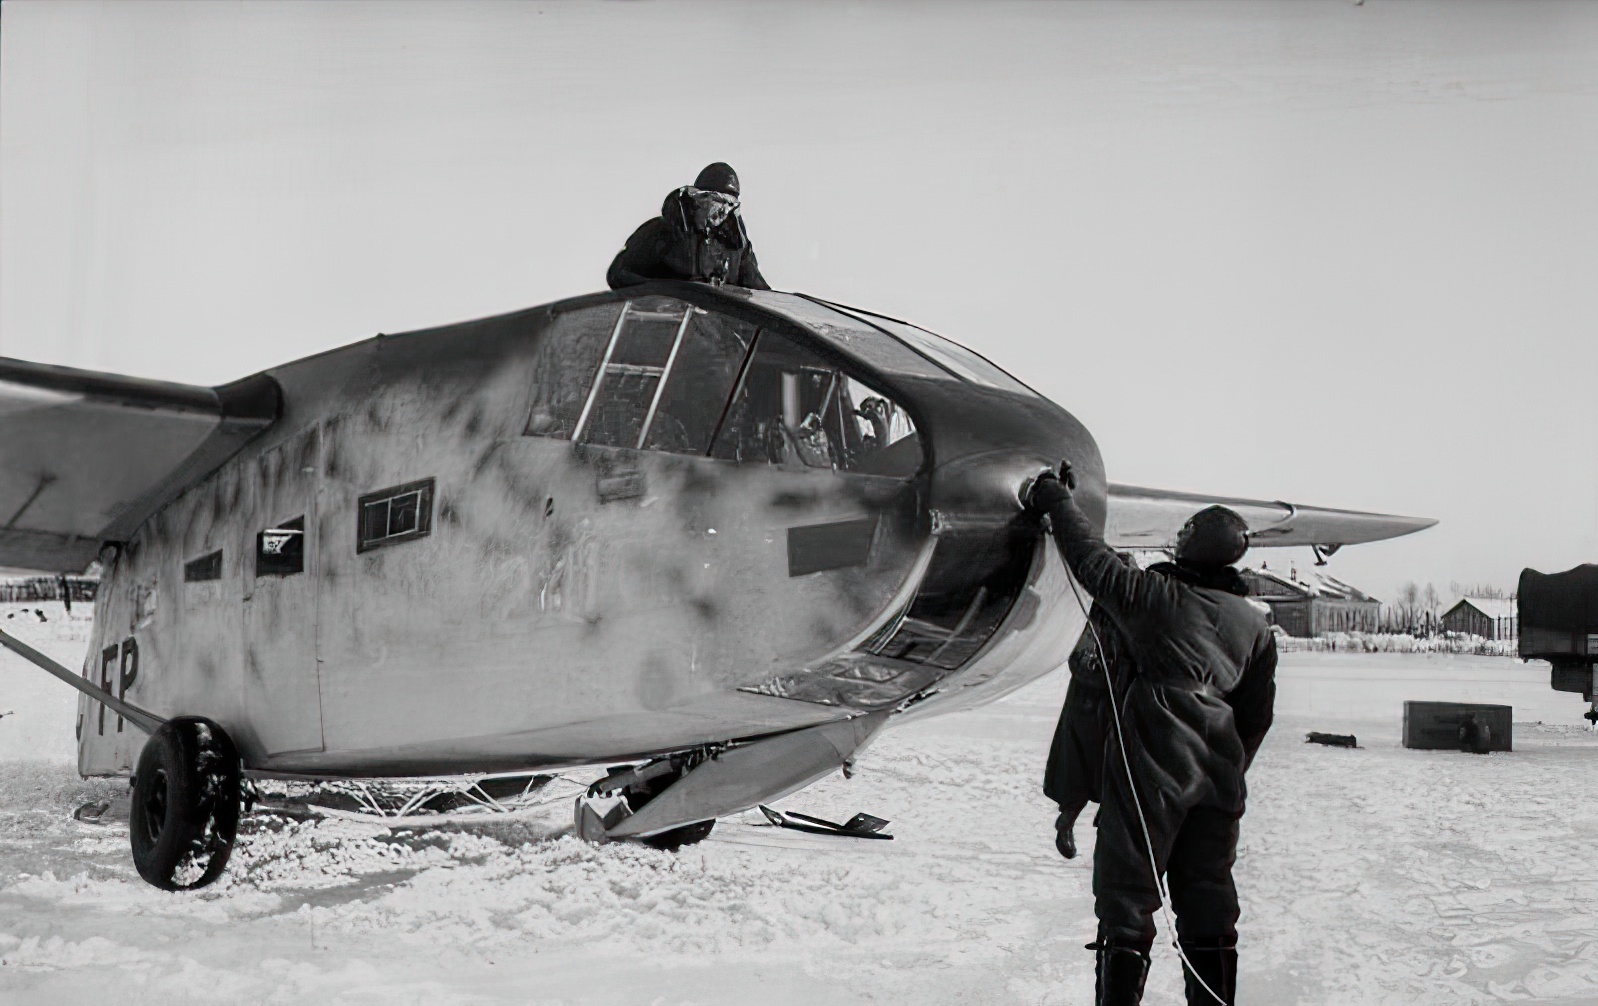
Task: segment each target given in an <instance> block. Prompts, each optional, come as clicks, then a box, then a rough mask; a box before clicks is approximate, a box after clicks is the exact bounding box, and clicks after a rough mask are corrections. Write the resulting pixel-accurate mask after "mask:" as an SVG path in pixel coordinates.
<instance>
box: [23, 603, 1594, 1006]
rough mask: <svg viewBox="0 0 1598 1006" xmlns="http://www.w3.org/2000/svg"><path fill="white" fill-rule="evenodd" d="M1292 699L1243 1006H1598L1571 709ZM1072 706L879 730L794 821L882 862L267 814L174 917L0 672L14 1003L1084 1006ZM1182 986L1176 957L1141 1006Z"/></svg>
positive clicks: (1412, 665) (1498, 689)
mask: <svg viewBox="0 0 1598 1006" xmlns="http://www.w3.org/2000/svg"><path fill="white" fill-rule="evenodd" d="M20 607H22V606H19V605H6V606H0V627H3V628H5V629H7V630H10V631H14V632H16V633H17V634H18V635H21V636H23V637H24V638H27V639H29V640H30V641H31V642H33V643H34V644H35V645H39V646H41V648H43V649H46V650H47V651H49V652H50V653H51V654H52V655H54V656H55V657H56V658H57V659H59V660H61V661H62V662H63V663H65V664H67V665H68V666H69V667H77V666H79V665H80V664H81V661H82V655H83V648H84V646H85V645H86V644H85V640H86V633H85V630H86V628H87V621H86V615H87V612H86V611H82V610H81V609H80V612H78V614H79V615H81V616H85V617H80V618H77V619H71V620H68V619H64V618H63V617H62V615H61V612H60V609H59V607H58V606H53V605H28V606H27V608H28V614H27V615H26V616H23V615H20V614H19V615H17V616H16V617H9V618H8V617H7V616H8V615H10V614H12V613H13V612H15V611H17V610H18V609H19V608H20ZM35 608H37V609H39V610H42V611H44V612H45V615H46V618H48V619H49V621H46V622H41V621H39V619H38V616H37V615H35V614H33V613H32V612H33V609H35ZM1280 677H1281V687H1280V698H1279V702H1278V722H1277V727H1276V729H1275V730H1274V731H1273V733H1272V735H1271V737H1270V738H1269V739H1268V740H1267V741H1266V745H1265V748H1264V750H1263V751H1262V753H1261V755H1260V757H1259V760H1258V761H1257V762H1256V765H1255V768H1254V770H1253V772H1252V773H1251V774H1250V778H1249V781H1250V788H1251V804H1250V810H1249V814H1248V817H1247V818H1246V819H1245V821H1244V831H1243V845H1242V849H1241V853H1240V858H1239V863H1238V871H1237V872H1238V881H1239V885H1240V887H1241V890H1242V895H1243V899H1244V918H1243V925H1242V929H1243V936H1242V939H1243V944H1242V953H1243V959H1242V979H1241V987H1240V990H1239V1002H1240V1003H1242V1004H1260V1006H1263V1004H1290V1003H1336V1004H1340V1006H1341V1004H1355V1003H1393V1004H1406V1006H1407V1004H1430V1003H1439V1004H1440V1003H1451V1004H1452V1003H1478V1002H1497V1001H1499V1000H1503V999H1509V1000H1522V1001H1528V1002H1559V1003H1592V1002H1598V878H1594V877H1593V874H1592V871H1591V863H1592V853H1593V849H1594V848H1595V847H1598V782H1595V775H1594V768H1595V767H1598V738H1595V737H1594V736H1593V735H1592V734H1591V733H1589V732H1587V730H1586V729H1585V726H1584V723H1583V721H1582V720H1581V718H1580V714H1581V713H1582V711H1583V703H1582V702H1581V701H1580V698H1579V696H1572V695H1567V694H1563V693H1555V692H1552V691H1550V690H1549V689H1548V684H1547V671H1546V666H1545V665H1538V664H1532V665H1522V664H1519V663H1517V662H1515V661H1513V660H1508V659H1503V658H1487V657H1466V656H1445V655H1424V654H1342V653H1337V654H1332V653H1293V654H1288V655H1285V656H1284V661H1283V667H1282V670H1281V675H1280ZM1063 690H1064V680H1063V678H1062V677H1061V676H1060V675H1058V674H1056V675H1051V676H1050V677H1049V678H1047V679H1045V680H1043V681H1040V682H1038V683H1037V684H1035V685H1033V686H1031V687H1029V688H1027V689H1025V690H1024V691H1022V692H1020V693H1018V694H1016V695H1014V696H1012V697H1010V698H1008V699H1006V700H1004V701H1001V702H998V703H995V704H994V705H992V706H989V707H987V708H985V709H983V710H980V711H977V712H974V713H968V714H961V715H955V716H951V717H945V718H943V719H937V720H932V721H929V722H926V723H921V724H916V725H913V726H910V727H907V728H904V729H902V730H896V731H890V732H889V733H888V734H887V735H885V736H884V737H883V738H882V739H881V740H879V741H878V742H877V743H876V744H875V745H874V746H873V747H872V748H871V750H870V751H869V752H868V753H867V755H866V756H865V757H864V758H863V759H862V760H861V763H860V771H859V773H858V775H857V776H856V778H855V779H854V780H852V781H847V780H844V779H842V778H841V777H834V778H831V779H828V780H826V781H824V782H822V783H820V784H818V785H817V786H815V787H812V788H811V789H809V790H807V791H805V792H803V793H800V794H798V795H796V796H794V797H791V798H789V799H788V800H787V801H785V802H784V804H783V806H785V807H787V808H789V809H798V810H804V811H809V812H811V813H817V814H821V815H823V816H831V815H839V816H847V815H848V814H851V813H853V812H854V811H856V810H864V811H867V812H869V813H873V814H876V815H878V816H881V817H887V818H891V819H892V821H893V824H892V825H891V827H890V829H889V830H890V831H892V832H893V834H894V835H895V836H896V838H895V841H893V842H866V841H860V840H850V839H841V838H829V837H823V836H809V835H802V834H798V833H794V832H786V831H778V830H775V829H772V828H769V827H765V826H764V825H763V822H762V821H761V820H760V819H759V817H758V816H757V815H752V814H746V815H743V816H741V817H740V818H737V819H734V820H730V821H723V822H721V823H720V824H719V825H718V826H717V828H716V831H715V832H714V834H713V835H712V836H711V838H710V839H709V840H708V841H706V842H705V843H703V844H701V845H698V846H694V847H692V848H690V849H688V850H685V851H684V852H682V853H680V854H676V855H673V854H669V853H662V852H656V851H653V850H650V849H646V848H641V847H636V846H629V845H612V846H605V847H598V848H596V847H591V846H587V845H584V844H582V843H580V842H578V841H576V840H575V839H573V838H571V837H570V836H569V835H568V834H567V833H566V832H567V831H568V810H567V808H566V807H565V806H564V805H562V806H561V807H560V808H559V809H558V811H554V812H552V813H551V814H550V816H549V818H548V820H540V821H533V822H523V823H505V824H499V825H496V826H487V827H472V828H458V829H452V830H431V831H419V832H408V833H388V832H383V831H380V830H376V829H372V828H369V827H365V826H361V825H354V824H347V823H338V822H332V821H325V820H322V821H315V820H313V821H309V822H303V823H301V822H294V821H291V820H288V819H285V818H272V817H265V816H257V817H255V818H254V819H252V820H250V821H249V822H248V823H247V826H246V834H245V835H244V836H243V838H242V840H241V842H240V845H239V848H238V850H237V852H236V853H235V856H234V859H233V863H232V865H231V866H230V867H229V869H228V873H227V875H226V876H225V877H224V878H223V880H222V881H221V882H220V883H219V884H217V885H216V886H214V887H212V888H209V889H207V890H205V891H202V892H199V893H195V894H185V895H171V894H165V893H162V892H159V891H156V890H153V889H151V888H149V887H147V886H145V885H144V884H143V883H142V882H141V881H140V880H139V879H138V877H137V875H136V874H135V873H134V872H133V868H132V865H131V863H130V861H129V858H128V851H127V828H126V824H125V822H118V821H113V822H112V823H109V824H103V825H90V824H83V823H79V822H77V821H74V820H73V818H72V814H71V812H72V810H73V808H75V807H77V806H78V805H80V804H82V803H85V802H87V801H89V800H94V799H111V798H114V797H115V796H117V795H119V794H121V793H124V792H125V788H126V784H125V783H122V782H116V781H104V780H90V781H83V780H80V779H78V778H77V775H76V773H75V772H74V770H73V765H72V725H73V717H74V714H75V708H76V702H75V698H74V695H75V693H73V692H71V691H70V690H69V689H67V688H65V687H64V686H62V685H60V684H59V683H57V682H55V681H54V680H52V679H50V678H49V677H48V676H46V675H44V674H43V673H42V672H40V671H37V670H35V669H33V668H31V667H29V666H27V665H25V664H23V663H22V662H21V661H19V660H17V659H16V658H15V657H13V656H12V655H10V654H0V712H4V711H7V710H11V714H10V715H7V716H4V717H0V1001H3V1002H5V1003H7V1004H19V1006H20V1004H32V1003H52V1004H53V1003H67V1002H91V1001H105V1002H117V1003H152V1004H154V1003H160V1004H168V1003H172V1004H177V1003H191V1002H192V1003H206V1004H216V1003H300V1002H319V1003H350V1004H358V1003H385V1004H399V1003H426V1004H429V1006H432V1004H450V1003H498V1002H507V1003H550V1004H552V1003H567V1004H572V1003H588V1002H595V1003H634V1002H636V1003H662V1004H675V1003H701V1004H717V1003H728V1004H732V1003H736V1004H739V1006H744V1004H748V1003H751V1002H754V1003H779V1004H782V1003H795V1004H804V1006H815V1004H821V1003H826V1004H831V1003H888V1002H892V1003H1011V1002H1014V1003H1051V1004H1064V1003H1088V1002H1091V1000H1092V960H1091V954H1089V953H1088V952H1087V951H1085V950H1083V949H1082V944H1083V943H1086V942H1087V941H1088V940H1089V939H1090V938H1091V936H1092V932H1093V916H1092V905H1091V899H1090V896H1089V880H1090V876H1091V870H1090V867H1089V865H1088V864H1089V863H1090V862H1091V847H1092V829H1091V828H1088V827H1086V826H1085V825H1084V826H1082V827H1080V828H1079V829H1078V833H1079V838H1080V839H1081V840H1082V844H1083V845H1084V851H1085V852H1086V853H1088V855H1084V856H1083V857H1082V858H1079V859H1077V860H1076V861H1073V862H1069V863H1068V862H1065V861H1063V860H1061V859H1059V858H1058V856H1056V855H1055V853H1054V851H1053V845H1052V842H1051V839H1052V831H1051V821H1052V814H1051V808H1050V807H1049V805H1048V804H1047V803H1046V802H1045V801H1044V800H1043V798H1042V797H1041V795H1040V794H1039V792H1038V787H1037V780H1038V778H1039V777H1040V774H1041V770H1042V760H1043V755H1044V751H1045V749H1046V747H1047V743H1048V738H1049V734H1050V731H1051V730H1052V728H1053V723H1054V717H1055V715H1056V713H1057V711H1058V706H1059V701H1060V698H1061V695H1062V693H1063ZM1406 698H1419V699H1427V698H1446V699H1462V700H1477V701H1498V702H1509V703H1512V704H1513V705H1514V706H1515V709H1516V716H1515V718H1516V721H1517V722H1516V725H1515V751H1514V752H1513V753H1512V754H1495V755H1488V756H1483V757H1478V756H1472V755H1466V754H1456V753H1452V752H1415V751H1405V750H1403V749H1401V748H1400V747H1399V746H1398V732H1399V715H1400V709H1401V704H1402V701H1403V700H1404V699H1406ZM1539 720H1540V721H1542V722H1541V724H1538V723H1537V722H1536V721H1539ZM1310 729H1317V730H1327V731H1335V732H1352V733H1356V734H1357V735H1358V736H1359V741H1360V744H1361V747H1360V748H1359V749H1358V750H1342V749H1329V748H1323V747H1319V746H1315V745H1306V744H1304V743H1303V735H1304V732H1305V731H1306V730H1310ZM1179 989H1180V981H1179V969H1178V965H1177V963H1176V961H1175V960H1174V958H1173V955H1172V953H1171V952H1170V951H1169V950H1163V949H1157V950H1156V956H1155V968H1154V973H1153V975H1152V977H1151V979H1150V991H1149V995H1148V997H1147V999H1146V1001H1147V1002H1150V1003H1156V1004H1160V1003H1164V1004H1171V1003H1177V1002H1180V1001H1181V1000H1180V991H1179Z"/></svg>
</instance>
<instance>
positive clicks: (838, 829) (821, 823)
mask: <svg viewBox="0 0 1598 1006" xmlns="http://www.w3.org/2000/svg"><path fill="white" fill-rule="evenodd" d="M760 813H762V814H764V815H766V820H768V821H770V822H771V823H772V824H774V825H776V826H777V827H779V828H787V829H789V830H791V831H806V832H809V833H810V834H812V835H841V836H843V837H845V838H878V839H882V840H884V841H888V842H891V841H893V836H892V835H889V834H886V833H884V832H883V830H882V829H883V828H886V827H887V826H888V822H887V821H884V820H883V819H882V818H880V817H872V816H871V815H870V814H856V815H855V816H854V817H851V818H850V819H849V820H847V821H845V822H844V823H843V824H839V823H837V822H836V821H828V820H827V819H826V818H821V817H811V816H810V815H809V814H800V813H798V812H797V811H788V812H786V813H784V812H783V811H780V810H772V809H771V808H770V807H767V806H766V805H765V804H761V805H760Z"/></svg>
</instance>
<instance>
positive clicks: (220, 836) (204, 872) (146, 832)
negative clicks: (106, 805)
mask: <svg viewBox="0 0 1598 1006" xmlns="http://www.w3.org/2000/svg"><path fill="white" fill-rule="evenodd" d="M240 768H241V766H240V763H239V754H238V750H237V749H236V748H234V746H233V741H232V740H231V739H230V738H229V737H228V735H227V732H226V731H224V730H223V729H222V728H221V727H219V726H217V725H216V724H215V723H212V722H211V721H210V720H207V719H201V718H200V717H198V716H180V717H177V718H175V719H171V720H167V721H166V722H165V723H163V724H161V726H160V727H159V728H158V729H157V730H156V731H155V733H153V734H151V735H150V739H149V740H148V741H146V742H145V745H144V750H143V751H142V752H140V754H139V766H138V770H137V771H136V772H135V774H134V776H133V804H132V806H131V807H130V808H129V819H128V835H129V838H130V839H131V840H132V843H133V865H134V866H136V867H138V870H139V876H141V877H143V878H144V879H145V880H147V881H148V882H150V883H151V884H154V885H155V886H156V887H159V888H161V889H162V890H166V891H188V890H193V889H195V888H198V887H204V886H206V885H207V884H209V883H211V882H212V881H214V880H216V878H217V877H220V876H221V875H222V870H223V868H225V867H226V866H227V861H228V856H230V855H231V854H232V852H233V839H234V838H235V837H236V836H237V835H238V830H239V804H240V801H241V798H242V781H241V780H242V773H241V771H240ZM195 869H198V870H199V873H198V874H195V875H192V876H191V875H190V874H191V873H192V872H193V871H194V870H195ZM180 871H181V872H180Z"/></svg>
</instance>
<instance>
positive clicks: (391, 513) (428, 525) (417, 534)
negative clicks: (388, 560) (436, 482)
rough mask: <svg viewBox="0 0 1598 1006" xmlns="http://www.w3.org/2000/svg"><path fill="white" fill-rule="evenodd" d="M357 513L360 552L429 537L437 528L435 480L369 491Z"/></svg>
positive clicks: (362, 499) (357, 548)
mask: <svg viewBox="0 0 1598 1006" xmlns="http://www.w3.org/2000/svg"><path fill="white" fill-rule="evenodd" d="M357 513H358V518H357V519H358V521H359V526H358V528H357V533H358V536H359V537H358V539H357V540H358V542H359V544H358V545H357V547H356V549H355V550H356V551H357V552H365V551H367V550H368V549H373V548H379V547H381V546H383V545H393V544H397V543H399V542H402V541H410V540H412V539H414V538H422V537H425V536H426V535H428V534H430V533H432V530H433V480H432V479H423V480H422V481H420V482H407V483H406V484H404V485H402V486H393V487H390V488H388V489H379V490H378V491H377V492H375V493H367V494H366V495H365V496H362V497H361V498H360V503H359V507H358V509H357Z"/></svg>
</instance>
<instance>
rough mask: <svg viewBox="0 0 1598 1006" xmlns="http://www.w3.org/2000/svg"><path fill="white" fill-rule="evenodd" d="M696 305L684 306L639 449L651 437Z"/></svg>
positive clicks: (642, 427)
mask: <svg viewBox="0 0 1598 1006" xmlns="http://www.w3.org/2000/svg"><path fill="white" fill-rule="evenodd" d="M693 317H694V306H693V305H692V304H687V305H685V306H684V307H683V312H682V323H681V324H679V325H678V326H677V338H675V339H673V340H672V343H671V352H670V353H669V354H667V356H666V366H665V368H664V369H662V370H661V372H660V382H659V383H658V384H656V385H655V396H654V397H653V398H651V399H650V400H649V411H648V412H647V413H646V414H645V415H644V425H643V426H641V427H639V428H638V443H637V444H636V445H635V446H636V448H637V449H638V450H640V451H641V450H643V449H644V441H645V440H647V439H649V427H650V425H651V424H653V423H654V421H655V410H656V409H658V408H660V396H661V395H662V394H664V393H665V391H666V381H667V380H669V379H670V378H671V368H672V365H673V364H675V363H676V362H677V351H678V350H680V349H682V339H683V336H684V335H685V334H686V333H687V332H688V323H689V322H690V321H692V320H693Z"/></svg>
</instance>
